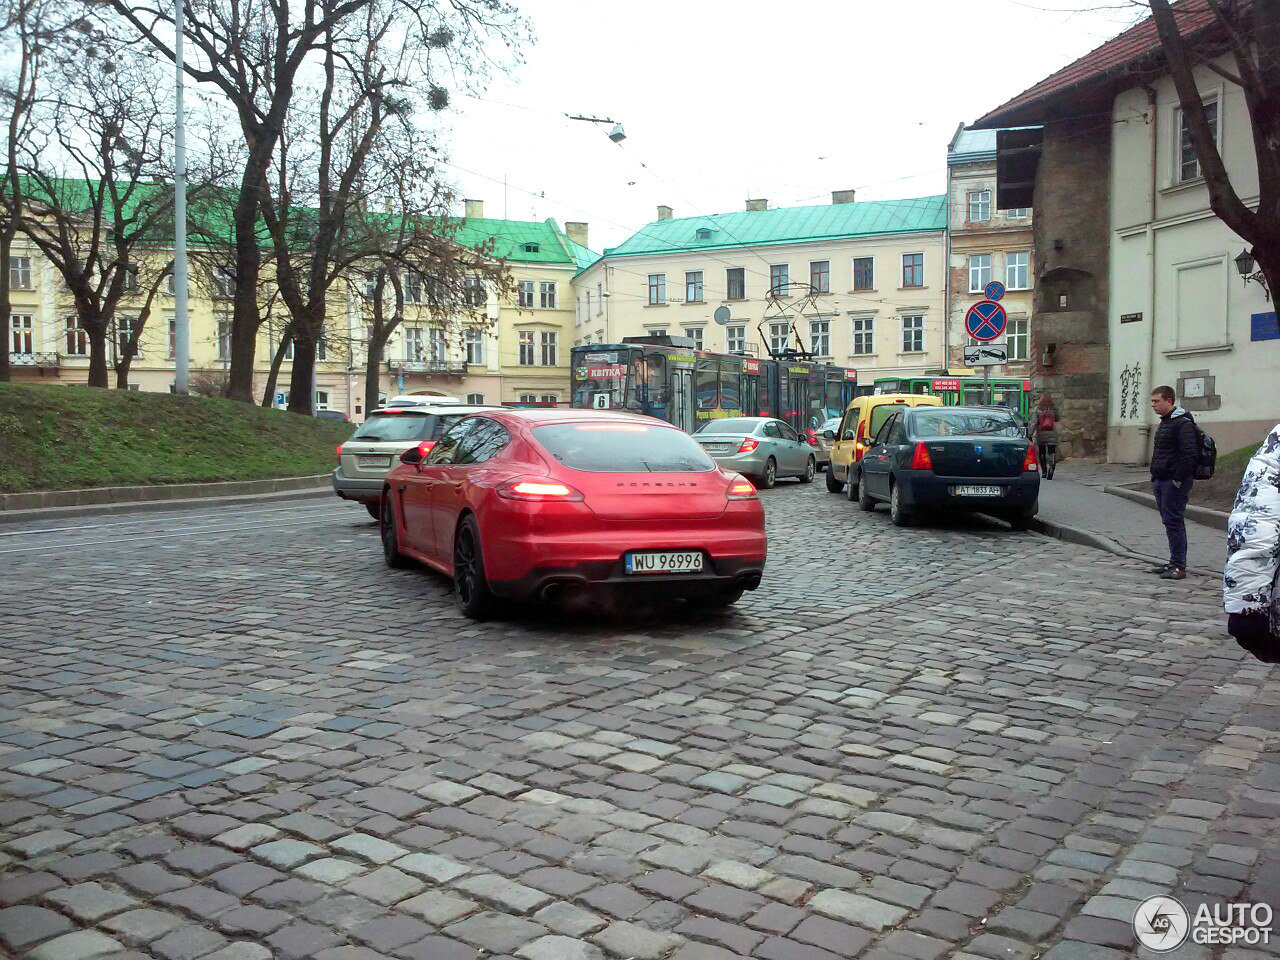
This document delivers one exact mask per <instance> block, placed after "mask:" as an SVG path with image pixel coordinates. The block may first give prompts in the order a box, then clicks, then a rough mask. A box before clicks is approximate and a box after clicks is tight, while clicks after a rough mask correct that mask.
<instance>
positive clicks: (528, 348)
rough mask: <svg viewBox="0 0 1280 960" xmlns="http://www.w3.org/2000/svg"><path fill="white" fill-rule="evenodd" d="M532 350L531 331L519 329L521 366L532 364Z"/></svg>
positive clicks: (530, 365)
mask: <svg viewBox="0 0 1280 960" xmlns="http://www.w3.org/2000/svg"><path fill="white" fill-rule="evenodd" d="M533 350H534V344H533V331H532V330H521V331H520V366H522V367H532V366H533Z"/></svg>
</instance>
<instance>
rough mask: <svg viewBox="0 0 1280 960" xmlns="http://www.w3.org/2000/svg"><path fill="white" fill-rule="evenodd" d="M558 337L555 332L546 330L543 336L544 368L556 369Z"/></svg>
mask: <svg viewBox="0 0 1280 960" xmlns="http://www.w3.org/2000/svg"><path fill="white" fill-rule="evenodd" d="M556 337H557V334H556V332H555V331H554V330H545V331H543V334H542V365H543V366H544V367H554V366H555V365H556Z"/></svg>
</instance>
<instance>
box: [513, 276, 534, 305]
mask: <svg viewBox="0 0 1280 960" xmlns="http://www.w3.org/2000/svg"><path fill="white" fill-rule="evenodd" d="M536 287H537V284H535V283H534V282H533V281H532V280H521V281H520V282H519V283H517V284H516V305H517V306H520V307H530V308H532V307H533V298H534V297H535V296H536V294H537V290H536Z"/></svg>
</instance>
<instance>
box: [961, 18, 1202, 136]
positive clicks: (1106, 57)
mask: <svg viewBox="0 0 1280 960" xmlns="http://www.w3.org/2000/svg"><path fill="white" fill-rule="evenodd" d="M1172 8H1173V15H1174V17H1175V19H1176V21H1177V24H1178V29H1179V30H1180V32H1181V33H1182V35H1183V36H1184V37H1187V36H1190V35H1192V34H1194V33H1198V32H1199V31H1201V30H1203V29H1204V28H1205V27H1208V26H1211V25H1212V24H1213V20H1214V16H1213V11H1212V10H1211V9H1210V8H1209V4H1208V3H1207V2H1206V0H1178V2H1177V3H1174V4H1173V5H1172ZM1159 50H1160V35H1159V33H1158V32H1157V31H1156V23H1155V19H1154V18H1152V17H1148V18H1147V19H1145V20H1143V21H1142V22H1141V23H1137V24H1135V25H1134V26H1132V27H1130V28H1129V29H1128V30H1126V31H1125V32H1124V33H1122V34H1120V35H1119V36H1118V37H1113V38H1112V39H1110V40H1108V41H1107V42H1106V43H1104V44H1103V45H1102V46H1100V47H1098V48H1097V49H1095V50H1092V51H1090V52H1089V53H1086V54H1085V55H1084V56H1083V57H1081V58H1080V59H1079V60H1077V61H1075V62H1074V63H1071V64H1068V65H1067V66H1065V67H1063V68H1062V69H1061V70H1059V71H1058V72H1057V73H1055V74H1052V75H1050V76H1048V77H1046V78H1045V79H1044V80H1041V81H1040V82H1039V83H1037V84H1036V85H1035V86H1033V87H1031V88H1030V89H1028V90H1024V91H1023V92H1022V93H1020V94H1018V95H1017V96H1016V97H1014V98H1013V99H1012V100H1010V101H1008V102H1007V103H1004V104H1002V105H1001V106H999V107H996V108H995V109H994V110H992V111H991V112H990V113H988V114H987V115H986V116H984V117H981V118H980V119H979V120H978V121H977V122H976V123H974V124H973V126H974V127H988V128H990V127H1002V126H1012V125H1015V124H1022V123H1038V122H1042V121H1043V119H1044V111H1045V108H1046V107H1047V106H1048V105H1049V103H1050V102H1051V101H1053V100H1055V99H1058V98H1061V97H1063V96H1065V95H1066V94H1068V93H1069V92H1072V91H1075V90H1078V89H1079V88H1081V87H1084V86H1086V85H1089V84H1093V83H1096V82H1099V81H1103V80H1114V79H1116V78H1117V77H1119V76H1122V75H1123V74H1124V72H1125V70H1126V69H1127V68H1129V67H1132V66H1135V65H1136V64H1138V63H1139V62H1141V61H1143V60H1146V59H1148V58H1150V57H1151V56H1152V55H1153V54H1155V53H1158V52H1159Z"/></svg>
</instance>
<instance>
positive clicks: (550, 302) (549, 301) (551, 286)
mask: <svg viewBox="0 0 1280 960" xmlns="http://www.w3.org/2000/svg"><path fill="white" fill-rule="evenodd" d="M539 292H540V294H541V297H542V300H541V303H542V306H543V307H544V308H545V309H547V310H554V309H555V308H556V284H555V281H554V280H553V281H551V282H550V283H543V284H542V286H541V288H540V291H539Z"/></svg>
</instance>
